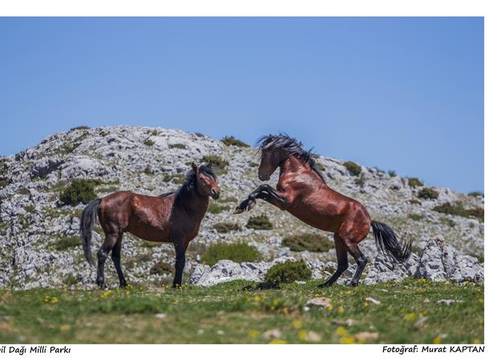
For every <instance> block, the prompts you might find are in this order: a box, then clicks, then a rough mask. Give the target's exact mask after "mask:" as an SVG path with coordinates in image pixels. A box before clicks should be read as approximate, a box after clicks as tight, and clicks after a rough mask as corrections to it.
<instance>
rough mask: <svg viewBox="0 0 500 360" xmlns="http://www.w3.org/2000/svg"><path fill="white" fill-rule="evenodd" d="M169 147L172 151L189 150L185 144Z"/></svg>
mask: <svg viewBox="0 0 500 360" xmlns="http://www.w3.org/2000/svg"><path fill="white" fill-rule="evenodd" d="M168 147H169V148H170V149H187V146H186V145H184V144H170V145H168Z"/></svg>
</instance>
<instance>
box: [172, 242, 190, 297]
mask: <svg viewBox="0 0 500 360" xmlns="http://www.w3.org/2000/svg"><path fill="white" fill-rule="evenodd" d="M186 249H187V244H186V245H185V244H184V241H181V242H180V243H179V244H177V245H175V275H174V282H173V284H172V287H173V288H180V287H181V285H182V273H183V272H184V266H185V265H186Z"/></svg>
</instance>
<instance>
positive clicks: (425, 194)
mask: <svg viewBox="0 0 500 360" xmlns="http://www.w3.org/2000/svg"><path fill="white" fill-rule="evenodd" d="M417 196H418V197H419V198H420V199H426V200H435V199H437V198H438V197H439V193H438V192H437V191H436V190H434V189H431V188H428V187H424V188H423V189H420V190H419V192H418V194H417Z"/></svg>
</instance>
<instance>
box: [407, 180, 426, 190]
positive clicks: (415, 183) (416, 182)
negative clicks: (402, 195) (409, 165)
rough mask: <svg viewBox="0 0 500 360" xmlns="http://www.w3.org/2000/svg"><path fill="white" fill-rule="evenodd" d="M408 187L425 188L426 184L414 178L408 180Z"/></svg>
mask: <svg viewBox="0 0 500 360" xmlns="http://www.w3.org/2000/svg"><path fill="white" fill-rule="evenodd" d="M408 185H409V186H410V187H412V188H416V187H419V186H424V183H423V182H422V181H420V179H419V178H416V177H412V178H408Z"/></svg>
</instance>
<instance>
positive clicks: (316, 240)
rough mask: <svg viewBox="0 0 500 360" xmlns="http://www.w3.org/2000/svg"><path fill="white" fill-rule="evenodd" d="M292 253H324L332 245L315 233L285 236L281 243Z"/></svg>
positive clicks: (324, 237) (325, 238)
mask: <svg viewBox="0 0 500 360" xmlns="http://www.w3.org/2000/svg"><path fill="white" fill-rule="evenodd" d="M282 245H283V246H287V247H289V248H290V250H292V251H305V250H307V251H312V252H326V251H328V250H330V249H331V248H333V243H332V242H331V241H330V240H329V239H328V238H327V237H326V236H322V235H318V234H315V233H304V234H298V235H291V236H287V237H285V238H284V239H283V241H282Z"/></svg>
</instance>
